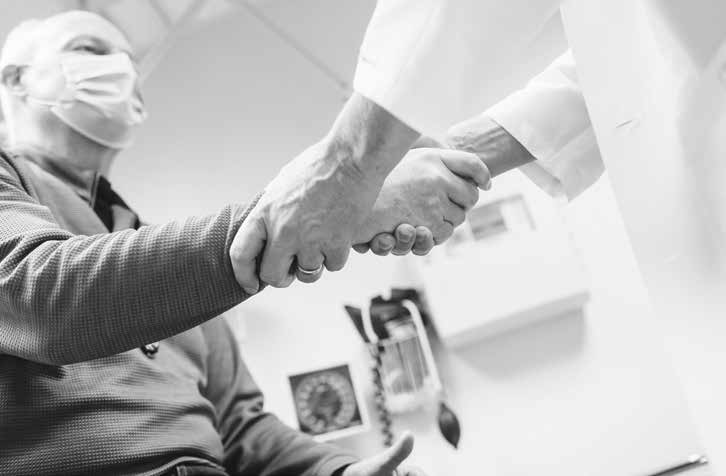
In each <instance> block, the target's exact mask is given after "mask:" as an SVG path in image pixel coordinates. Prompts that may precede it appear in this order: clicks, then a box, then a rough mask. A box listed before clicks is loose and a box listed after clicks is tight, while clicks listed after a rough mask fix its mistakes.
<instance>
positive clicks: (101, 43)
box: [63, 35, 109, 49]
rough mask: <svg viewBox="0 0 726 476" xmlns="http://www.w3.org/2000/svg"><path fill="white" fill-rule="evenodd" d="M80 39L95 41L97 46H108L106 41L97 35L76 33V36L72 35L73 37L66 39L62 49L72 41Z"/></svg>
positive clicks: (76, 41) (75, 41) (72, 42)
mask: <svg viewBox="0 0 726 476" xmlns="http://www.w3.org/2000/svg"><path fill="white" fill-rule="evenodd" d="M81 41H90V42H92V43H95V44H96V45H98V46H104V47H108V46H109V44H108V42H106V41H104V40H102V39H101V38H99V37H97V36H93V35H78V36H74V37H73V38H71V39H69V40H68V41H66V43H65V44H64V45H63V48H64V49H65V48H68V47H69V46H70V45H72V44H74V43H78V42H81Z"/></svg>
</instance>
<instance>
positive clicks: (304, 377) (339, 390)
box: [290, 365, 361, 435]
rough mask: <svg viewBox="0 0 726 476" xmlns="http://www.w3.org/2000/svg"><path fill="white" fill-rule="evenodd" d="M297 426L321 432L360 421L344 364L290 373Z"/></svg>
mask: <svg viewBox="0 0 726 476" xmlns="http://www.w3.org/2000/svg"><path fill="white" fill-rule="evenodd" d="M290 385H291V386H292V390H293V398H294V400H295V410H296V412H297V416H298V421H299V424H300V429H301V430H302V431H303V432H305V433H308V434H311V435H322V434H325V433H330V432H333V431H338V430H342V429H345V428H349V427H351V426H355V425H360V424H361V416H360V411H359V408H358V402H357V399H356V395H355V391H354V389H353V382H352V380H351V377H350V372H349V370H348V366H347V365H343V366H340V367H333V368H330V369H323V370H319V371H315V372H309V373H306V374H300V375H294V376H292V377H290Z"/></svg>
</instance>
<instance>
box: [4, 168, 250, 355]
mask: <svg viewBox="0 0 726 476" xmlns="http://www.w3.org/2000/svg"><path fill="white" fill-rule="evenodd" d="M16 171H17V169H16V168H15V167H13V166H12V165H11V162H9V161H7V160H5V159H2V160H0V354H9V355H14V356H17V357H21V358H23V359H27V360H32V361H36V362H43V363H50V364H55V365H61V364H67V363H71V362H78V361H83V360H90V359H94V358H98V357H103V356H107V355H113V354H117V353H119V352H123V351H126V350H129V349H132V348H134V347H137V346H140V345H143V344H147V343H150V342H154V341H158V340H162V339H164V338H166V337H169V336H172V335H174V334H177V333H179V332H181V331H184V330H187V329H189V328H192V327H194V326H197V325H199V324H201V323H202V322H204V321H206V320H207V319H210V318H212V317H214V316H216V315H219V314H220V313H222V312H224V311H225V310H227V309H229V308H231V307H232V306H234V305H236V304H238V303H240V302H241V301H243V300H244V299H245V298H246V294H245V293H244V292H243V291H242V290H241V289H240V288H239V286H238V285H237V282H236V281H235V279H234V274H233V273H232V267H231V263H230V262H229V255H228V253H229V247H230V244H231V242H232V239H233V237H234V235H235V233H236V231H237V229H238V228H239V226H240V223H241V222H242V221H243V220H244V212H245V208H243V207H239V206H228V207H225V208H224V209H222V210H221V211H220V212H219V213H217V214H215V215H210V216H207V217H196V218H189V219H186V220H181V221H177V222H172V223H168V224H165V225H156V226H145V227H142V228H141V229H139V230H125V231H120V232H115V233H107V234H101V235H93V236H82V235H74V234H73V233H70V232H68V231H66V230H64V229H63V228H62V227H61V226H60V225H59V224H58V223H57V222H56V220H55V218H54V217H53V215H52V214H51V212H50V210H49V209H48V208H47V207H45V206H43V205H42V204H40V203H38V201H36V200H35V199H34V198H33V197H32V196H30V195H29V194H28V192H27V191H26V189H25V187H24V186H23V183H22V182H21V178H20V176H18V175H17V173H16Z"/></svg>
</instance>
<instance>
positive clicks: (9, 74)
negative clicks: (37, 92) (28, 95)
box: [1, 64, 25, 95]
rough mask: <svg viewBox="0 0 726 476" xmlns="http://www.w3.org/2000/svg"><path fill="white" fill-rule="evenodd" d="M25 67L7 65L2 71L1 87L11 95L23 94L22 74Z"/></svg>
mask: <svg viewBox="0 0 726 476" xmlns="http://www.w3.org/2000/svg"><path fill="white" fill-rule="evenodd" d="M24 70H25V66H17V65H14V64H9V65H7V66H5V67H4V68H3V70H2V79H1V81H2V85H3V86H5V88H7V90H8V91H10V92H11V93H13V94H19V95H22V94H24V93H25V85H24V84H23V81H22V78H23V72H24Z"/></svg>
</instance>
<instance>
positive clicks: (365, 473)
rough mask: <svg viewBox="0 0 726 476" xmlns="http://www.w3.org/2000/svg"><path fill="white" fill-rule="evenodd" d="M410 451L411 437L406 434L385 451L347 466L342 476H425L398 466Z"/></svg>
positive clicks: (414, 470) (413, 469)
mask: <svg viewBox="0 0 726 476" xmlns="http://www.w3.org/2000/svg"><path fill="white" fill-rule="evenodd" d="M412 450H413V436H412V435H411V434H410V433H408V434H406V435H404V436H403V437H402V438H401V439H400V440H398V441H397V442H396V444H394V445H393V446H392V447H390V448H388V449H386V450H385V451H382V452H381V453H379V454H377V455H375V456H372V457H370V458H366V459H364V460H363V461H359V462H358V463H355V464H352V465H350V466H348V467H347V468H345V470H344V471H343V474H342V476H393V475H396V474H397V475H398V476H426V475H425V474H424V472H423V471H421V470H420V469H417V468H411V467H404V466H399V465H400V464H401V463H402V462H403V460H405V459H406V458H408V455H410V454H411V451H412ZM394 471H395V472H394Z"/></svg>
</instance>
